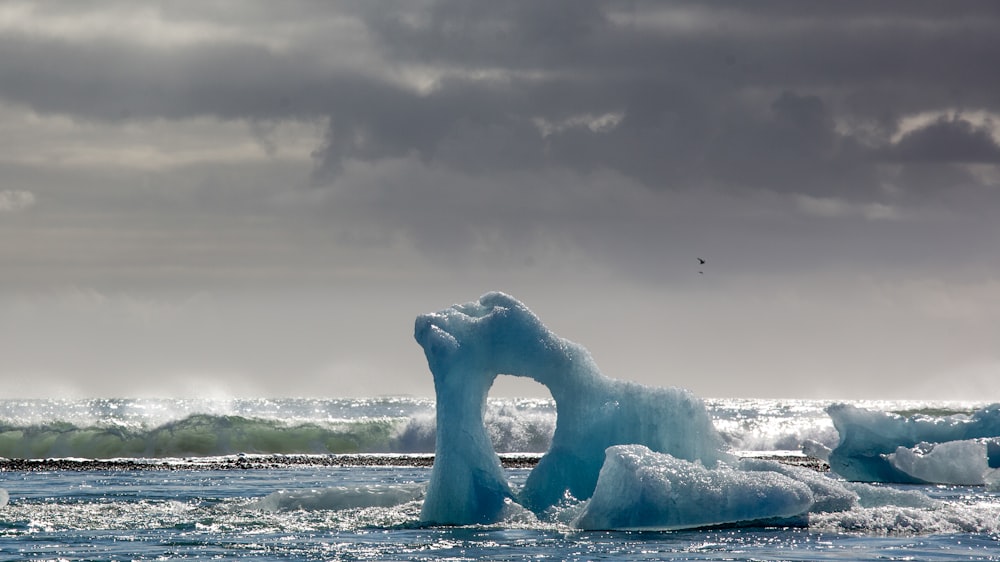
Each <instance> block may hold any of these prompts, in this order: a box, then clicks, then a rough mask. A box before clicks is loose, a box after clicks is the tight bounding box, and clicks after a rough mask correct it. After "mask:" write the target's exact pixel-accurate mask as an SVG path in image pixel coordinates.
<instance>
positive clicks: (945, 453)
mask: <svg viewBox="0 0 1000 562" xmlns="http://www.w3.org/2000/svg"><path fill="white" fill-rule="evenodd" d="M991 452H992V453H993V462H992V463H991V456H990V453H991ZM997 453H1000V440H997V439H968V440H964V441H946V442H944V443H926V442H923V443H918V444H917V445H916V446H915V447H911V448H906V447H898V448H897V449H896V451H895V452H894V453H890V454H889V455H887V456H886V460H888V461H889V464H891V465H892V466H893V468H895V469H897V470H900V471H902V472H904V473H906V474H908V475H909V476H912V477H913V478H915V479H917V480H921V481H923V482H933V483H935V484H957V485H963V486H982V485H985V484H987V483H992V482H996V481H997V480H998V477H997V476H998V475H997V471H998V465H1000V463H997V461H1000V458H997V457H1000V454H997Z"/></svg>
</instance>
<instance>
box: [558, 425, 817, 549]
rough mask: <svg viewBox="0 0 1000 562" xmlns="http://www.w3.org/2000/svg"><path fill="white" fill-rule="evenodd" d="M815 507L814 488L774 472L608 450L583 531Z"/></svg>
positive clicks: (701, 523)
mask: <svg viewBox="0 0 1000 562" xmlns="http://www.w3.org/2000/svg"><path fill="white" fill-rule="evenodd" d="M812 505H813V494H812V492H811V491H810V490H809V487H808V486H806V485H805V484H803V483H801V482H797V481H795V480H793V479H791V478H789V477H787V476H784V475H782V474H779V473H777V472H771V471H744V470H736V469H733V468H728V467H725V466H720V467H719V468H716V469H712V470H710V469H707V468H705V467H704V466H702V465H701V463H696V462H690V461H685V460H682V459H678V458H674V457H673V456H671V455H668V454H664V453H654V452H653V451H650V450H649V449H648V448H646V447H643V446H642V445H619V446H614V447H609V448H608V450H607V461H606V462H605V463H604V467H603V468H601V473H600V478H599V479H598V481H597V488H596V489H595V490H594V495H593V497H591V498H590V501H589V502H588V503H587V506H586V507H585V508H584V510H583V512H582V513H581V514H580V516H579V518H578V519H577V520H576V521H575V525H576V526H577V527H579V528H581V529H618V530H668V529H686V528H691V527H707V526H715V525H724V524H733V523H747V522H752V521H764V520H778V519H787V518H792V517H795V516H799V515H802V514H803V513H805V512H807V511H808V510H809V508H810V507H811V506H812Z"/></svg>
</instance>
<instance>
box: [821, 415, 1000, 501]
mask: <svg viewBox="0 0 1000 562" xmlns="http://www.w3.org/2000/svg"><path fill="white" fill-rule="evenodd" d="M827 412H828V413H829V414H830V417H831V418H832V419H833V425H834V427H836V429H837V431H838V432H839V433H840V444H839V445H837V447H836V448H835V449H834V450H833V451H831V452H830V456H829V463H830V468H831V469H832V470H833V471H834V472H836V473H837V474H838V475H840V476H842V477H843V478H845V479H847V480H852V481H858V482H896V483H912V484H925V483H955V484H958V483H966V482H968V483H972V481H975V480H977V479H978V480H984V481H985V479H986V477H987V476H988V475H989V473H988V472H987V471H988V469H995V468H998V467H1000V442H998V441H997V440H996V439H989V438H992V437H1000V404H992V405H989V406H986V407H985V408H982V409H980V410H976V411H975V412H973V413H972V414H971V415H964V414H956V415H952V416H946V417H932V416H927V415H914V416H910V417H903V416H900V415H897V414H892V413H888V412H881V411H874V410H866V409H863V408H858V407H856V406H851V405H848V404H834V405H832V406H830V407H829V408H828V409H827ZM977 439H978V440H982V441H981V442H979V444H973V443H969V444H965V445H959V444H952V445H947V446H945V448H944V449H941V450H940V451H939V452H938V453H937V454H934V453H933V450H934V449H935V448H936V447H941V446H942V445H940V444H946V443H950V442H960V441H969V440H977ZM935 444H938V445H936V446H935ZM959 457H961V458H959ZM977 470H978V471H980V475H979V477H978V478H977V477H975V475H974V473H975V472H976V471H977ZM976 483H980V484H981V483H983V482H976Z"/></svg>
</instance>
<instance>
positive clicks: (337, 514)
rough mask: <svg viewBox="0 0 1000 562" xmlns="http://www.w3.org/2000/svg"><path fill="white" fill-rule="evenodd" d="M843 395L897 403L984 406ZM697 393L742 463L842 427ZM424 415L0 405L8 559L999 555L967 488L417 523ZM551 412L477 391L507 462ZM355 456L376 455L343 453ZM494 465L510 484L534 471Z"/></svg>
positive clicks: (368, 406) (195, 403)
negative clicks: (903, 497) (849, 504)
mask: <svg viewBox="0 0 1000 562" xmlns="http://www.w3.org/2000/svg"><path fill="white" fill-rule="evenodd" d="M853 403H854V404H855V405H858V406H861V407H864V408H869V409H878V410H884V411H891V412H899V413H905V414H912V413H918V412H924V413H930V414H950V413H962V412H969V411H971V410H973V409H975V408H977V407H981V406H982V405H983V404H977V403H956V402H927V401H923V402H913V401H857V402H853ZM706 404H707V406H708V409H709V411H710V413H711V415H712V416H713V419H714V420H715V424H716V427H717V428H718V429H719V430H720V432H721V433H722V434H723V436H724V437H725V439H726V440H727V441H728V443H729V445H730V446H731V447H732V448H733V450H734V451H735V452H737V453H738V454H740V455H743V456H768V457H774V456H786V457H788V458H789V459H794V458H796V457H801V456H802V455H803V452H802V448H803V445H804V444H811V445H810V446H812V447H814V448H815V447H816V445H817V444H819V445H823V446H826V447H834V446H836V444H837V441H838V438H839V437H838V435H837V432H836V430H835V428H834V427H833V425H832V423H831V421H830V418H829V416H828V415H827V414H826V411H825V409H826V407H827V406H829V405H830V404H831V402H830V401H817V400H763V399H730V398H727V399H708V400H706ZM434 420H435V416H434V402H433V400H430V399H423V398H412V397H379V398H367V399H358V398H350V399H263V398H261V399H86V400H81V399H72V400H71V399H65V400H59V399H52V400H49V399H35V400H14V399H6V400H0V457H3V458H4V459H8V460H7V461H3V462H0V464H2V465H3V466H4V468H3V469H2V471H0V560H185V559H191V560H212V559H217V560H230V559H237V558H239V559H249V560H1000V493H998V492H995V491H992V490H989V489H986V488H983V487H970V486H926V485H925V486H917V485H907V486H902V485H893V486H885V487H886V488H892V489H895V490H902V491H905V492H918V493H921V494H925V495H927V496H929V497H931V498H933V499H935V500H938V501H937V502H936V503H935V506H934V507H932V508H928V507H925V506H921V505H917V504H915V505H914V506H912V507H900V506H892V507H885V506H882V507H869V508H864V507H862V508H857V509H854V510H851V511H848V512H842V513H829V514H819V515H816V514H813V515H811V516H810V518H809V521H808V525H807V526H804V527H768V528H758V527H739V528H733V527H730V528H713V529H703V530H690V531H670V532H610V531H602V532H594V531H580V530H577V529H574V528H572V527H571V526H570V525H569V522H568V520H566V519H565V518H559V517H557V518H554V519H553V520H546V521H539V520H535V519H532V518H530V517H522V518H518V519H515V520H511V521H505V522H504V523H502V524H497V525H471V526H459V527H434V526H430V527H428V526H422V525H420V523H419V514H420V505H421V498H422V493H423V489H424V486H425V484H426V482H427V481H428V480H429V477H430V473H431V470H432V469H431V468H430V467H429V466H427V464H428V463H427V462H424V463H421V462H416V461H418V460H421V459H423V460H428V457H429V455H430V454H432V453H433V451H434ZM555 422H556V416H555V405H554V403H553V402H552V401H551V400H546V399H512V398H491V399H490V400H489V402H488V406H487V413H486V423H487V426H488V428H489V430H490V433H491V437H492V440H493V446H494V449H495V450H496V451H497V452H498V453H500V454H501V456H511V457H517V456H519V455H520V456H523V457H524V458H532V457H534V458H537V456H538V455H540V454H541V453H542V452H544V451H545V450H546V448H547V447H548V444H549V440H550V438H551V435H552V432H553V430H554V428H555ZM352 458H358V459H361V458H364V459H369V460H370V459H375V462H367V463H350V462H343V463H341V462H339V461H342V460H344V459H347V460H350V459H352ZM14 459H35V460H41V459H62V460H63V461H65V462H64V463H63V464H60V463H58V462H52V463H48V464H40V465H38V466H36V467H34V468H29V467H26V466H25V465H23V464H17V463H15V462H12V460H14ZM275 459H278V461H280V460H281V459H288V460H289V461H291V460H294V459H297V460H302V459H305V460H306V461H307V462H274V461H275ZM331 459H333V460H334V461H336V462H330V461H331ZM407 459H413V460H414V462H412V463H410V462H408V461H407ZM92 460H101V461H108V463H107V464H97V465H96V466H97V468H95V467H94V466H92V465H88V464H87V461H92ZM389 460H392V461H393V462H381V461H389ZM265 461H266V462H265ZM310 461H315V462H310ZM102 466H106V467H107V468H101V467H102ZM506 470H507V474H508V477H509V480H510V481H511V483H512V485H513V486H514V487H515V488H516V487H517V486H518V485H520V484H521V483H523V482H524V480H525V479H526V478H527V475H528V473H529V472H530V468H523V467H521V468H507V469H506Z"/></svg>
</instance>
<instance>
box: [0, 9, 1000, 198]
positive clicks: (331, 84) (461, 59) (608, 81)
mask: <svg viewBox="0 0 1000 562" xmlns="http://www.w3.org/2000/svg"><path fill="white" fill-rule="evenodd" d="M265 6H266V5H263V4H259V5H257V4H255V5H253V7H252V9H248V10H247V11H246V12H245V13H241V15H240V16H239V18H238V19H237V21H238V22H240V23H241V24H243V25H246V26H247V29H250V30H253V31H254V32H255V33H266V32H267V25H266V22H267V20H268V18H269V17H273V18H274V19H276V20H279V21H280V22H281V24H282V26H283V27H282V29H298V28H301V29H302V33H301V34H296V33H292V32H288V31H285V32H283V34H282V35H281V38H282V40H287V41H290V42H291V43H290V44H288V45H286V46H284V47H283V48H271V47H268V46H266V42H264V43H262V42H259V41H251V40H249V39H250V38H249V37H248V39H247V40H245V41H240V40H234V39H232V38H227V39H225V40H218V41H211V40H204V41H200V42H195V43H191V44H184V45H179V46H174V47H171V48H160V47H156V46H150V45H133V44H129V43H127V42H124V40H122V39H120V38H119V39H94V40H90V41H85V42H82V41H74V40H70V39H55V38H51V37H48V38H46V37H37V36H32V35H28V34H16V33H7V34H5V35H3V36H0V51H2V52H4V57H2V59H0V97H3V98H4V99H6V100H8V101H13V102H16V103H20V104H24V105H27V106H30V107H32V108H33V109H35V110H36V111H40V112H56V113H64V114H68V115H71V116H74V117H79V118H84V119H101V120H119V119H123V118H127V119H140V120H141V119H148V118H168V119H177V118H184V117H190V116H212V117H217V118H220V119H246V120H249V121H250V122H251V123H258V124H259V123H266V122H268V121H274V120H281V119H316V118H321V117H322V118H328V119H329V129H328V131H327V134H326V138H325V141H324V142H323V144H322V145H321V146H319V147H317V149H316V152H315V156H316V160H317V166H316V172H317V173H316V176H317V178H318V181H319V182H320V183H329V182H330V180H331V178H333V177H335V176H336V175H337V174H338V173H341V172H342V170H343V167H344V165H345V163H346V162H349V161H362V162H379V161H384V160H387V159H393V158H405V157H409V156H416V157H417V158H419V159H420V160H422V161H423V162H425V163H429V164H434V165H439V166H445V167H448V168H452V169H456V170H459V171H462V172H468V173H480V174H491V173H496V172H497V171H499V170H506V169H519V170H538V169H542V168H552V169H570V170H578V171H584V172H586V171H594V170H600V169H607V170H614V171H616V172H620V173H622V174H624V175H626V176H629V177H632V178H635V179H638V180H640V181H642V182H643V183H644V184H646V185H647V186H649V187H653V188H658V189H660V188H685V187H699V186H705V185H716V186H725V187H732V188H752V189H765V190H773V191H779V192H797V193H798V192H801V193H807V194H812V195H817V196H827V195H829V196H838V197H851V198H860V199H877V198H878V197H880V196H881V195H880V191H879V190H880V185H881V182H882V179H883V178H882V175H883V172H882V170H881V166H882V165H884V164H885V163H887V162H888V163H893V164H898V163H900V162H902V163H904V165H907V166H909V165H916V164H919V163H927V164H935V163H937V164H942V165H943V164H947V163H948V162H952V161H962V162H969V161H975V162H994V161H995V160H994V159H995V153H996V148H997V147H996V146H995V144H993V143H991V142H989V139H988V138H986V136H985V133H984V131H982V130H978V129H975V130H965V129H963V127H964V126H963V125H962V124H961V123H950V124H948V123H944V124H939V125H937V127H936V128H928V129H927V130H925V131H922V132H914V133H910V134H909V135H907V136H906V137H904V138H903V140H902V141H901V142H900V143H899V144H898V145H897V146H890V143H889V139H890V138H891V137H892V135H893V134H894V133H895V131H896V130H897V129H898V126H899V122H900V119H901V118H902V117H903V116H905V115H907V114H913V113H916V112H923V111H940V110H959V111H961V110H987V111H994V112H996V111H1000V95H997V93H998V92H1000V73H997V72H995V69H996V68H998V67H1000V49H997V48H996V46H997V40H996V33H995V30H996V28H997V27H998V25H997V24H998V23H1000V10H998V9H997V8H996V7H995V6H994V5H992V4H975V5H972V4H965V3H963V4H961V5H960V6H959V7H953V6H947V7H945V6H942V5H940V4H935V3H923V2H918V3H909V2H906V3H890V4H879V5H877V6H872V5H869V4H868V3H853V2H849V3H845V4H841V3H838V5H837V8H836V9H834V8H831V7H817V6H812V5H805V4H800V3H788V2H761V3H755V4H754V5H753V6H745V5H741V4H724V5H705V4H702V3H686V2H674V3H646V2H593V1H585V2H546V3H515V4H496V3H475V4H469V3H465V2H452V1H440V2H407V3H398V4H388V5H387V4H378V5H373V4H370V3H357V4H354V3H348V4H339V5H337V6H336V7H334V8H331V7H329V6H325V7H324V6H320V5H313V4H310V3H294V4H290V5H289V7H288V9H287V10H286V9H284V8H277V7H272V6H267V7H265ZM159 10H160V12H161V13H162V14H163V17H166V18H171V19H172V20H173V21H188V20H190V21H197V20H198V19H199V18H201V19H204V20H211V21H216V22H218V21H219V20H220V18H221V12H219V9H218V7H217V6H214V7H213V6H212V5H209V6H207V7H204V8H198V9H195V8H190V9H187V8H178V7H177V5H172V4H164V5H162V6H160V7H159ZM272 10H273V11H274V12H275V13H274V14H273V15H272V14H271V11H272ZM338 17H339V18H348V19H352V21H356V22H358V25H361V26H363V27H364V29H366V30H367V34H366V35H365V37H364V39H363V40H362V39H358V38H351V39H349V40H346V41H347V42H346V43H345V42H343V41H344V40H341V39H339V38H338V35H337V33H334V32H333V31H332V30H333V27H329V28H328V29H330V30H331V31H330V32H329V33H328V34H327V36H326V37H324V35H323V32H322V30H323V27H322V26H320V27H317V26H316V24H315V21H320V22H334V21H336V20H337V18H338ZM323 25H327V23H323ZM329 25H330V26H332V25H333V23H329ZM275 33H277V32H275ZM324 40H325V42H324ZM352 46H353V47H355V49H354V50H352ZM352 54H353V55H354V57H355V58H356V59H358V60H360V61H362V63H368V64H354V63H351V62H350V61H351V55H352ZM408 73H409V74H410V75H414V76H418V75H421V74H422V73H423V74H425V75H426V76H427V78H426V80H429V81H430V83H429V84H427V85H426V87H424V88H423V89H419V88H417V87H415V86H414V85H413V84H406V83H405V80H404V79H401V78H400V76H406V75H407V74H408ZM612 113H613V114H616V115H620V116H621V118H620V121H619V122H617V123H616V124H614V125H613V126H609V127H606V128H603V129H593V128H588V127H585V126H569V127H562V128H558V129H556V130H554V131H544V130H543V128H542V127H540V126H539V123H563V122H567V121H571V120H573V119H576V118H578V117H579V116H581V115H590V116H601V115H606V114H612ZM844 123H847V124H851V127H849V128H847V129H844V128H843V127H840V126H839V125H840V124H844ZM256 129H258V130H259V129H260V127H259V126H258V127H256ZM873 131H875V132H876V133H875V134H873V133H872V132H873ZM258 132H260V131H258ZM258 136H259V138H260V139H261V141H262V143H263V145H264V146H265V148H267V149H268V150H271V151H274V150H275V147H273V146H270V145H268V144H267V139H266V135H258ZM939 148H940V149H941V150H940V151H938V150H937V149H939ZM956 159H957V160H956Z"/></svg>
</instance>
